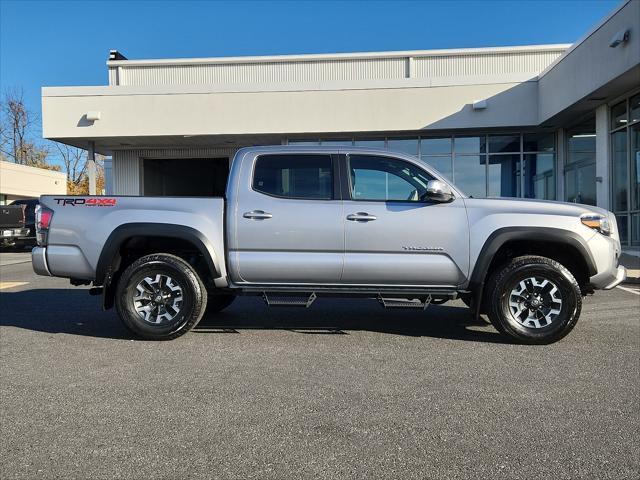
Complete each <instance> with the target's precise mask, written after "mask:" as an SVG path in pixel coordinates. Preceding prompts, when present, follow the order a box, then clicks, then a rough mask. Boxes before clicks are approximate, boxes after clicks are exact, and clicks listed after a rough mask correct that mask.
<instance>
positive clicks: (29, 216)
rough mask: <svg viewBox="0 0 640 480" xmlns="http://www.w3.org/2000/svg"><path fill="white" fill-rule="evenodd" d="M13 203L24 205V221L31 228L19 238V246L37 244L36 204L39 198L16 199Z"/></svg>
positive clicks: (26, 226) (33, 245)
mask: <svg viewBox="0 0 640 480" xmlns="http://www.w3.org/2000/svg"><path fill="white" fill-rule="evenodd" d="M11 205H24V221H25V224H24V226H25V228H27V229H28V230H29V232H28V233H27V235H25V236H24V237H22V238H20V239H19V240H17V245H18V246H28V247H35V246H36V206H37V205H38V199H37V198H28V199H21V200H14V201H13V202H11Z"/></svg>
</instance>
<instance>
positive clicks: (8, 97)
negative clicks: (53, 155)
mask: <svg viewBox="0 0 640 480" xmlns="http://www.w3.org/2000/svg"><path fill="white" fill-rule="evenodd" d="M35 119H36V117H35V115H34V114H32V113H31V112H29V111H28V110H27V108H26V106H25V104H24V95H23V92H22V89H12V90H7V91H6V92H5V93H4V95H3V97H2V101H0V154H1V155H2V157H4V158H6V159H7V160H9V161H12V162H15V163H19V164H21V165H30V166H34V167H41V168H52V167H51V166H50V165H49V164H48V162H47V156H48V154H49V152H48V150H47V149H46V148H42V147H41V146H39V145H37V144H36V142H35V140H34V139H33V138H32V135H31V133H32V132H31V130H32V127H33V125H34V122H35Z"/></svg>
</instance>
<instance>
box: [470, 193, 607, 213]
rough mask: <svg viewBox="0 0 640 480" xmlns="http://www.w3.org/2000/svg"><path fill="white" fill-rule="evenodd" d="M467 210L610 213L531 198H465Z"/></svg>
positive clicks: (581, 205)
mask: <svg viewBox="0 0 640 480" xmlns="http://www.w3.org/2000/svg"><path fill="white" fill-rule="evenodd" d="M464 202H465V204H466V206H467V208H483V209H486V210H492V211H495V212H504V213H519V212H520V213H537V214H541V215H567V216H572V217H580V216H581V215H583V214H585V213H587V214H588V213H591V214H593V213H596V214H600V215H603V216H606V217H610V218H611V216H612V214H611V212H608V211H607V210H605V209H603V208H600V207H594V206H592V205H583V204H581V203H568V202H556V201H553V200H535V199H531V198H465V199H464Z"/></svg>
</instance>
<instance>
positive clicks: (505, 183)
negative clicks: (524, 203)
mask: <svg viewBox="0 0 640 480" xmlns="http://www.w3.org/2000/svg"><path fill="white" fill-rule="evenodd" d="M488 179H489V182H488V187H489V188H488V189H489V192H488V196H489V197H519V196H520V154H518V155H490V156H489V177H488Z"/></svg>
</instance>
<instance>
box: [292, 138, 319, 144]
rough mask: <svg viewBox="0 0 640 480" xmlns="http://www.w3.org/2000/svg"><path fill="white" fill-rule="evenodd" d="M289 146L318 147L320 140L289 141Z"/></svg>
mask: <svg viewBox="0 0 640 480" xmlns="http://www.w3.org/2000/svg"><path fill="white" fill-rule="evenodd" d="M287 143H288V144H289V145H320V140H307V139H304V140H295V139H293V140H289V141H288V142H287Z"/></svg>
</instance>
